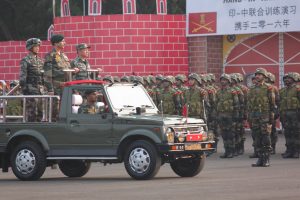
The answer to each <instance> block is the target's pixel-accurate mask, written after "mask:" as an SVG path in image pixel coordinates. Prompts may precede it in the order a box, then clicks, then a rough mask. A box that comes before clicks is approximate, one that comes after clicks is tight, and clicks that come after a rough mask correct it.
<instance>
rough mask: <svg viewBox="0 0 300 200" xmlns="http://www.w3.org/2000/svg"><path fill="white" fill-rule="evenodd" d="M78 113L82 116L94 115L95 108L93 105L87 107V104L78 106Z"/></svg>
mask: <svg viewBox="0 0 300 200" xmlns="http://www.w3.org/2000/svg"><path fill="white" fill-rule="evenodd" d="M78 113H83V114H96V113H97V112H96V106H95V105H88V104H86V103H85V104H82V105H80V107H79V109H78Z"/></svg>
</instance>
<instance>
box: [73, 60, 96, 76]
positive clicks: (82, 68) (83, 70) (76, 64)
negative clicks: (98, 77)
mask: <svg viewBox="0 0 300 200" xmlns="http://www.w3.org/2000/svg"><path fill="white" fill-rule="evenodd" d="M71 68H72V69H73V68H78V69H79V72H78V73H77V74H75V75H74V76H73V79H74V80H86V79H92V74H91V72H87V70H89V69H91V66H90V64H89V62H88V61H87V60H83V59H82V58H80V57H76V58H75V59H74V60H72V62H71Z"/></svg>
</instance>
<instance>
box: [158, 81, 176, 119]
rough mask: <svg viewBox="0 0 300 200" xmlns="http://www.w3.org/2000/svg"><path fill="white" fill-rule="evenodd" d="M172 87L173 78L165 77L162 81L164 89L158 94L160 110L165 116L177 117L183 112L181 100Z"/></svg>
mask: <svg viewBox="0 0 300 200" xmlns="http://www.w3.org/2000/svg"><path fill="white" fill-rule="evenodd" d="M172 85H173V79H172V77H171V76H167V77H165V78H164V80H163V81H162V87H163V89H161V90H160V91H159V92H158V93H157V94H156V95H157V100H158V102H159V104H158V109H159V110H160V111H161V112H163V113H164V114H169V115H177V114H178V113H179V112H180V110H181V105H180V98H179V95H178V93H177V92H176V90H175V89H174V88H173V87H172Z"/></svg>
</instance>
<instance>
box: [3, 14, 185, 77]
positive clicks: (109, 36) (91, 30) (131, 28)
mask: <svg viewBox="0 0 300 200" xmlns="http://www.w3.org/2000/svg"><path fill="white" fill-rule="evenodd" d="M185 26H186V22H185V15H102V16H74V17H62V18H55V20H54V27H55V33H61V34H63V35H65V37H66V38H65V39H66V42H67V47H66V48H65V53H66V54H67V56H68V57H69V59H74V58H75V57H76V50H75V45H76V44H78V43H83V42H85V43H88V44H90V45H91V46H92V48H91V55H90V59H89V62H90V63H91V65H92V67H93V68H98V67H101V68H102V69H103V71H104V72H103V75H105V74H112V75H124V74H132V73H133V72H134V73H136V74H139V75H144V74H150V73H153V74H158V73H162V74H177V73H187V72H188V44H187V39H186V37H185ZM51 48H52V47H51V45H50V44H49V42H47V41H43V43H42V47H41V56H42V57H44V55H45V53H46V52H48V51H50V50H51ZM26 54H27V51H26V49H25V41H9V42H0V80H3V79H4V80H13V79H18V77H19V63H20V60H21V59H22V57H24V56H25V55H26Z"/></svg>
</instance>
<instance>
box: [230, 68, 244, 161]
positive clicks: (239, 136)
mask: <svg viewBox="0 0 300 200" xmlns="http://www.w3.org/2000/svg"><path fill="white" fill-rule="evenodd" d="M230 77H231V87H232V89H233V90H235V92H236V93H237V95H238V99H239V116H238V119H237V121H236V122H235V128H234V134H235V151H234V154H233V155H234V156H237V155H241V154H243V153H244V140H243V138H244V135H243V134H244V132H243V128H244V124H243V119H244V111H245V104H244V100H245V95H244V93H243V91H242V89H241V88H240V87H239V85H238V82H239V80H238V76H237V74H231V75H230Z"/></svg>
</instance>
